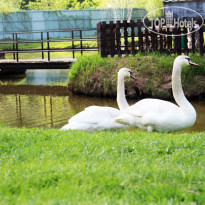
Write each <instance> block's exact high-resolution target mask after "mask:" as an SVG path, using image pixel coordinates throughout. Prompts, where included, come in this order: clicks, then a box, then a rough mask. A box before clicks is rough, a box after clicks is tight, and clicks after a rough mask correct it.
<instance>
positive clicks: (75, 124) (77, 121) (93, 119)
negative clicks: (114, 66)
mask: <svg viewBox="0 0 205 205" xmlns="http://www.w3.org/2000/svg"><path fill="white" fill-rule="evenodd" d="M126 77H131V78H135V77H134V76H132V72H131V70H130V69H128V68H121V69H120V71H119V72H118V81H117V103H118V106H119V108H120V110H118V109H116V108H112V107H102V106H89V107H87V108H85V110H83V111H82V112H80V113H78V114H76V115H75V116H73V117H72V118H71V119H70V120H69V121H68V124H67V125H65V126H63V127H62V128H61V130H81V131H97V130H106V129H118V128H126V127H127V125H122V124H120V123H116V122H114V121H113V119H114V118H115V117H117V116H119V115H120V114H122V111H124V110H125V109H126V108H128V107H129V105H128V103H127V101H126V98H125V89H124V79H125V78H126Z"/></svg>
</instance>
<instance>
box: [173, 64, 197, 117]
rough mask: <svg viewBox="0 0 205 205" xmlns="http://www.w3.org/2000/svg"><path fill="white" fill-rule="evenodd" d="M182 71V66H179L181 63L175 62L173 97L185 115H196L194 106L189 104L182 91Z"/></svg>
mask: <svg viewBox="0 0 205 205" xmlns="http://www.w3.org/2000/svg"><path fill="white" fill-rule="evenodd" d="M181 70H182V66H181V65H180V64H179V62H177V61H175V62H174V66H173V71H172V91H173V96H174V99H175V101H176V103H177V104H178V105H179V107H180V108H181V109H182V110H183V111H184V112H185V113H187V114H188V113H190V112H191V113H193V114H194V113H196V112H195V109H194V108H193V106H192V105H191V104H190V103H189V101H188V100H187V99H186V97H185V95H184V92H183V90H182V84H181Z"/></svg>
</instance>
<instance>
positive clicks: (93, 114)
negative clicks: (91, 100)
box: [68, 106, 121, 124]
mask: <svg viewBox="0 0 205 205" xmlns="http://www.w3.org/2000/svg"><path fill="white" fill-rule="evenodd" d="M120 114H121V112H120V110H118V109H116V108H110V107H100V106H90V107H87V108H85V109H84V110H83V111H81V112H79V113H78V114H76V115H75V116H73V117H72V118H71V119H70V120H69V121H68V122H69V123H72V122H74V121H77V122H83V123H91V124H96V123H99V122H100V121H102V120H103V119H105V118H108V119H110V118H115V117H116V116H118V115H120Z"/></svg>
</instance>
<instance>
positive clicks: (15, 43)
mask: <svg viewBox="0 0 205 205" xmlns="http://www.w3.org/2000/svg"><path fill="white" fill-rule="evenodd" d="M94 30H96V29H75V30H61V31H36V32H18V33H6V35H7V36H8V35H10V36H11V38H10V39H12V40H0V48H1V44H11V45H12V49H9V50H8V49H7V50H2V49H0V54H8V53H12V54H13V59H14V60H16V61H17V62H18V61H19V54H20V53H38V52H40V53H42V54H41V57H42V59H44V53H47V54H48V61H50V59H51V56H50V52H72V54H73V58H75V52H81V54H83V52H84V51H98V48H97V47H89V48H87V47H84V46H83V42H84V41H97V38H85V37H83V35H82V33H83V31H94ZM51 32H52V33H54V32H67V33H70V34H71V38H69V39H65V38H63V39H50V33H51ZM78 32H79V33H78ZM33 33H39V34H40V40H22V39H20V37H19V36H20V35H22V34H33ZM75 33H78V35H76V37H77V38H76V37H75ZM44 34H46V38H45V37H44ZM1 35H5V33H0V36H1ZM77 41H78V42H80V47H78V48H76V47H75V44H74V43H75V42H77ZM53 42H71V43H72V44H71V48H52V47H51V45H50V43H53ZM22 43H24V44H26V43H40V45H41V48H40V49H23V50H22V49H19V44H22ZM44 43H46V47H45V44H44Z"/></svg>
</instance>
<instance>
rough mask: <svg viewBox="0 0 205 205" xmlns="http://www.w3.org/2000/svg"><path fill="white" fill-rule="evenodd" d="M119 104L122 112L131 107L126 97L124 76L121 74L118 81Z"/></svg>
mask: <svg viewBox="0 0 205 205" xmlns="http://www.w3.org/2000/svg"><path fill="white" fill-rule="evenodd" d="M117 104H118V107H119V108H120V110H121V111H123V110H125V109H126V108H128V107H129V104H128V103H127V100H126V97H125V82H124V75H123V74H122V73H120V72H119V73H118V79H117Z"/></svg>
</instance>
